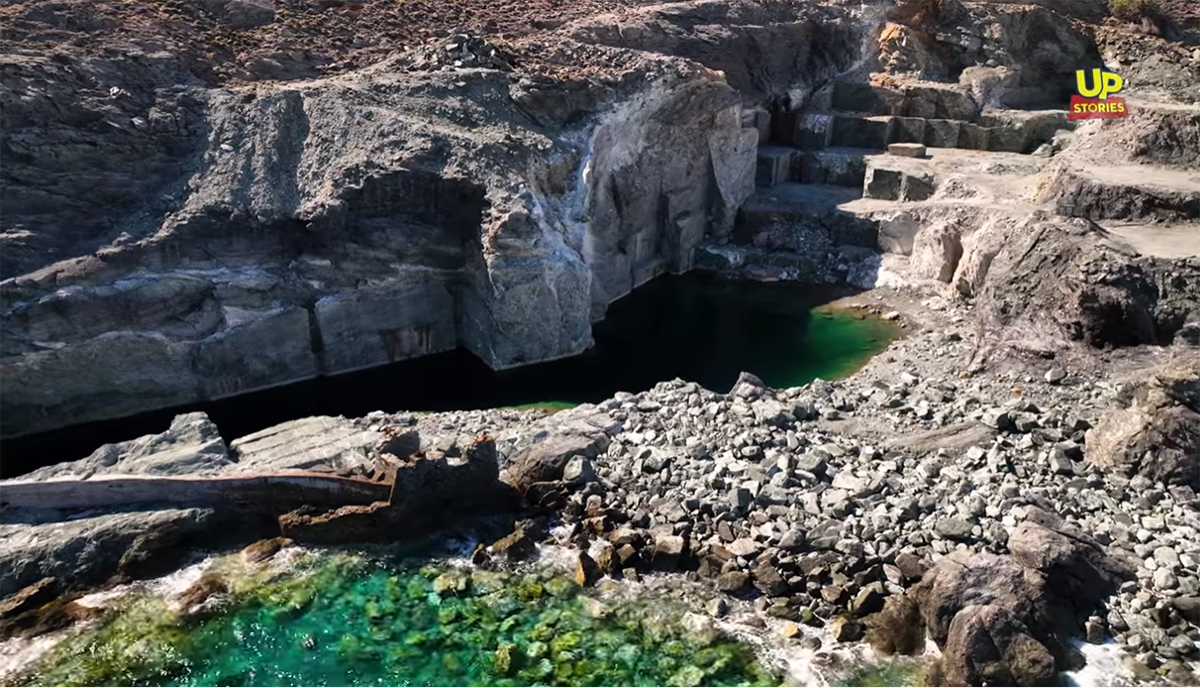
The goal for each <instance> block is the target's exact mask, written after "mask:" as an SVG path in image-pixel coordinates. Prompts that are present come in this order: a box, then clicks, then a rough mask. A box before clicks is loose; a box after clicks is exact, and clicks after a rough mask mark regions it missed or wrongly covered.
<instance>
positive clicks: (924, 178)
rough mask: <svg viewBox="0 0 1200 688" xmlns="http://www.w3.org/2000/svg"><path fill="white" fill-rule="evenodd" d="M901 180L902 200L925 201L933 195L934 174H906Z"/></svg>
mask: <svg viewBox="0 0 1200 688" xmlns="http://www.w3.org/2000/svg"><path fill="white" fill-rule="evenodd" d="M903 177H904V178H903V180H902V181H901V182H900V200H902V201H923V200H925V199H927V198H929V197H930V196H932V195H933V192H934V184H933V176H932V175H928V174H905V175H903Z"/></svg>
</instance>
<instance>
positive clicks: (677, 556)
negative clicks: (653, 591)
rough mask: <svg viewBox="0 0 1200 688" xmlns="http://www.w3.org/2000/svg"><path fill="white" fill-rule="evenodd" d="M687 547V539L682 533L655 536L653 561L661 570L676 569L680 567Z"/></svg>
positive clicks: (651, 554) (651, 553)
mask: <svg viewBox="0 0 1200 688" xmlns="http://www.w3.org/2000/svg"><path fill="white" fill-rule="evenodd" d="M686 549H687V540H685V539H684V537H683V536H682V535H659V536H657V537H655V538H654V548H653V549H652V550H651V552H650V560H651V563H652V564H653V565H654V568H656V569H658V570H659V571H674V570H675V569H677V568H679V564H680V563H681V561H682V559H683V556H684V552H685V550H686Z"/></svg>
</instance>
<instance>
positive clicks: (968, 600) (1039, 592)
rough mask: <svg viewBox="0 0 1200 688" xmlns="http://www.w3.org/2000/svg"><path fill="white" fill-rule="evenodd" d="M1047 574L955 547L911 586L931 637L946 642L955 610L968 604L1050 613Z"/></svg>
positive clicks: (1022, 613)
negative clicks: (1047, 604)
mask: <svg viewBox="0 0 1200 688" xmlns="http://www.w3.org/2000/svg"><path fill="white" fill-rule="evenodd" d="M1045 584H1046V581H1045V577H1044V576H1042V574H1041V573H1040V572H1038V571H1036V570H1029V569H1026V568H1024V567H1022V566H1021V565H1020V564H1019V563H1017V561H1016V560H1015V559H1013V558H1012V557H1007V556H1002V555H998V554H991V553H988V552H980V553H976V554H971V553H970V552H965V551H961V550H960V551H956V552H954V553H953V554H951V555H950V556H948V557H945V558H944V559H941V560H939V561H938V562H937V564H935V565H934V566H933V568H931V569H929V571H928V572H926V574H925V576H924V577H923V578H922V579H921V582H920V583H918V584H917V585H915V586H913V587H912V588H911V589H910V590H909V594H910V595H911V596H912V599H913V601H914V602H916V603H917V606H918V607H919V608H920V610H921V618H922V620H924V622H925V626H926V628H928V629H929V637H930V638H932V639H933V640H934V642H936V643H937V644H938V646H939V647H944V646H945V643H946V639H947V638H948V637H949V635H950V624H951V622H952V621H953V620H954V617H955V615H957V614H958V613H959V612H960V611H962V610H963V609H965V608H966V607H968V606H972V605H976V606H983V605H991V606H998V607H1005V608H1007V609H1010V610H1012V611H1013V612H1014V613H1015V614H1016V616H1017V618H1018V619H1043V618H1047V616H1048V614H1047V613H1046V612H1047V609H1046V602H1045V599H1044V592H1045Z"/></svg>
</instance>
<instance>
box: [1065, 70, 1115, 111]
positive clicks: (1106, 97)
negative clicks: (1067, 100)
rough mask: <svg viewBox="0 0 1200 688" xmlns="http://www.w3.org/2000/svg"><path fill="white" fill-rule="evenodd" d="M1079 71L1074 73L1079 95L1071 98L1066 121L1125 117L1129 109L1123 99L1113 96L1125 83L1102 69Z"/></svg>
mask: <svg viewBox="0 0 1200 688" xmlns="http://www.w3.org/2000/svg"><path fill="white" fill-rule="evenodd" d="M1090 75H1091V79H1090V81H1089V78H1088V76H1089V70H1086V69H1081V70H1079V71H1077V72H1075V86H1076V88H1077V89H1078V91H1079V93H1078V94H1077V95H1073V96H1071V110H1070V111H1069V112H1068V113H1067V119H1114V118H1117V117H1125V116H1126V115H1128V114H1129V108H1128V107H1126V106H1125V99H1124V98H1117V97H1115V96H1113V94H1114V93H1117V92H1118V91H1120V90H1121V87H1122V86H1124V85H1125V82H1124V81H1123V80H1122V79H1121V77H1120V76H1118V75H1116V74H1113V73H1112V72H1106V71H1104V70H1102V69H1093V70H1091V71H1090Z"/></svg>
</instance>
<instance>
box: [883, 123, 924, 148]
mask: <svg viewBox="0 0 1200 688" xmlns="http://www.w3.org/2000/svg"><path fill="white" fill-rule="evenodd" d="M925 121H926V120H925V119H923V118H921V117H894V118H893V119H892V128H891V132H890V136H889V137H888V143H924V142H925Z"/></svg>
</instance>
